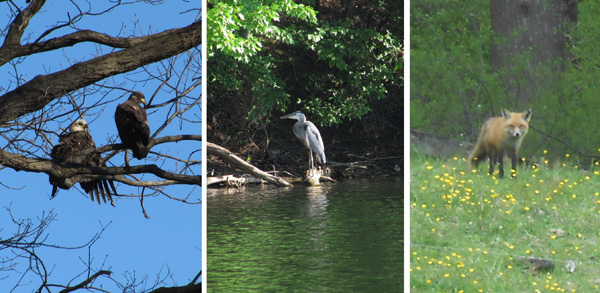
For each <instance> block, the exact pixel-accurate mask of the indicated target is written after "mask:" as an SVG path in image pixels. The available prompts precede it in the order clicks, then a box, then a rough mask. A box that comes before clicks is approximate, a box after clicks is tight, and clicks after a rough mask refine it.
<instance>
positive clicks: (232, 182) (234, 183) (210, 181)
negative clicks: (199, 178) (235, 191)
mask: <svg viewBox="0 0 600 293" xmlns="http://www.w3.org/2000/svg"><path fill="white" fill-rule="evenodd" d="M206 181H207V182H206V185H207V186H211V185H215V184H224V185H225V186H231V187H241V186H244V185H246V184H252V183H255V184H256V183H257V184H262V183H265V182H267V181H266V180H263V179H260V178H256V177H246V176H244V177H236V176H234V175H224V176H215V177H208V178H207V179H206Z"/></svg>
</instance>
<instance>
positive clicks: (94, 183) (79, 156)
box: [50, 119, 117, 206]
mask: <svg viewBox="0 0 600 293" xmlns="http://www.w3.org/2000/svg"><path fill="white" fill-rule="evenodd" d="M70 130H71V131H70V132H69V133H67V134H64V135H62V136H61V137H60V140H59V142H58V144H57V145H55V146H54V148H52V152H51V153H50V156H51V157H52V161H54V162H55V163H58V164H63V165H65V166H70V165H72V166H75V165H85V166H92V167H98V166H101V167H106V164H105V163H103V162H102V159H101V157H100V154H99V153H88V154H86V153H85V150H88V149H93V148H95V147H96V144H95V143H94V140H93V139H92V135H90V132H89V127H88V124H87V123H86V122H85V120H83V119H82V120H77V121H75V122H74V123H73V124H72V125H71V127H70ZM50 183H51V184H52V197H54V196H56V193H57V192H58V188H62V189H68V188H67V187H66V186H65V185H64V180H61V179H60V178H57V177H54V176H50ZM79 185H81V188H82V189H83V190H85V192H86V193H87V194H88V195H89V197H90V199H91V200H92V201H94V196H95V197H96V201H97V202H98V204H100V196H102V200H103V201H104V203H106V197H108V200H110V204H111V205H113V206H114V205H115V204H114V203H113V200H112V196H111V194H117V189H116V188H115V185H114V183H113V181H112V180H100V179H96V180H93V179H84V180H82V181H80V182H79ZM111 189H112V190H111Z"/></svg>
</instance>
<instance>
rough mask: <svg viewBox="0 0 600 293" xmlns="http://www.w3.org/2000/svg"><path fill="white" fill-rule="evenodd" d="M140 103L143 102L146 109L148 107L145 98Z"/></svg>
mask: <svg viewBox="0 0 600 293" xmlns="http://www.w3.org/2000/svg"><path fill="white" fill-rule="evenodd" d="M140 102H142V104H144V107H146V105H147V104H146V99H145V98H142V99H141V100H140Z"/></svg>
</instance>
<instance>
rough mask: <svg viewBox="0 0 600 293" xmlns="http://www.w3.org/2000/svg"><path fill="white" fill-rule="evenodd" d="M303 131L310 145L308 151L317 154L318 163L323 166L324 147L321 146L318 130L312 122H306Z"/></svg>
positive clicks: (321, 141)
mask: <svg viewBox="0 0 600 293" xmlns="http://www.w3.org/2000/svg"><path fill="white" fill-rule="evenodd" d="M304 130H306V138H307V139H308V143H309V144H310V149H311V150H312V151H313V152H314V153H315V154H317V158H318V159H319V161H320V162H322V163H323V164H325V163H326V162H327V160H326V159H325V147H324V146H323V139H322V138H321V133H320V132H319V129H317V127H316V126H315V125H314V124H313V123H312V122H310V121H306V123H305V124H304Z"/></svg>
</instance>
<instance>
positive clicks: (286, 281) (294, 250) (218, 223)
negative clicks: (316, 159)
mask: <svg viewBox="0 0 600 293" xmlns="http://www.w3.org/2000/svg"><path fill="white" fill-rule="evenodd" d="M402 190H403V183H402V178H401V177H396V178H383V179H369V180H365V179H360V180H346V181H344V182H341V183H337V184H331V183H326V184H324V185H322V186H318V187H305V186H295V187H292V188H276V187H272V186H265V187H247V188H243V189H240V190H235V189H227V190H222V189H220V190H210V189H209V190H208V191H207V195H208V203H207V210H208V213H207V230H208V234H207V272H206V274H207V289H208V292H247V291H252V292H291V291H293V292H399V291H402V284H403V237H402V235H403V228H404V220H403V192H402Z"/></svg>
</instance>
